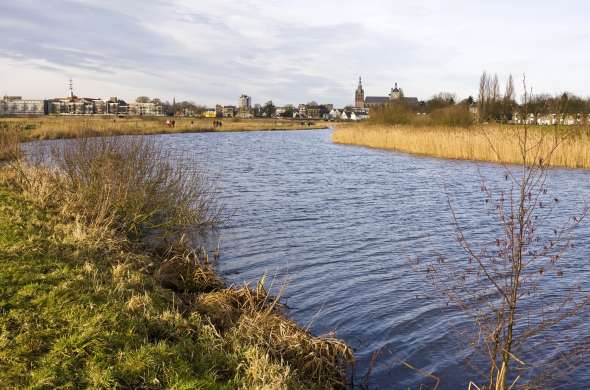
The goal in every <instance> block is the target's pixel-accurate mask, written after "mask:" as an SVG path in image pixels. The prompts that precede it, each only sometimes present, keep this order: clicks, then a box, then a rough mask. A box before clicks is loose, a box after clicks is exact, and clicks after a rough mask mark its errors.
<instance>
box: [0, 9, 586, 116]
mask: <svg viewBox="0 0 590 390" xmlns="http://www.w3.org/2000/svg"><path fill="white" fill-rule="evenodd" d="M589 16H590V2H588V1H586V0H561V1H560V2H555V1H546V0H536V1H530V0H522V1H507V0H495V1H493V2H492V1H483V0H482V1H479V0H447V1H434V0H414V1H403V2H402V1H395V0H388V1H381V0H364V1H358V0H356V1H348V0H337V1H331V0H321V1H320V0H313V1H312V0H302V1H297V0H291V1H282V0H266V1H254V0H239V1H233V0H192V1H190V0H170V1H161V0H125V1H121V0H98V1H96V0H18V1H9V0H0V37H1V38H0V95H4V94H8V95H22V96H23V97H27V98H50V97H58V96H65V95H67V94H68V80H69V79H70V78H72V79H73V81H74V90H75V93H76V94H77V95H78V96H84V97H110V96H118V97H120V98H124V99H127V100H132V99H134V98H135V97H137V96H144V95H145V96H150V97H159V98H161V99H163V100H170V101H171V100H172V99H173V98H176V100H177V101H179V100H188V101H193V102H195V103H197V104H203V105H209V106H211V105H214V104H216V103H219V104H237V100H238V98H239V96H240V95H241V94H243V93H244V94H248V95H250V96H252V100H253V102H255V103H261V104H263V103H265V102H266V101H268V100H272V101H273V102H274V103H275V104H276V105H284V104H287V103H292V104H298V103H306V102H309V101H312V100H313V101H316V102H318V103H333V104H335V105H337V106H344V105H348V104H352V103H353V102H354V90H355V89H356V85H357V83H358V77H359V76H362V78H363V85H364V89H365V94H366V95H371V96H385V95H387V93H388V91H389V90H390V88H391V87H393V85H394V83H395V82H397V83H398V84H399V85H400V87H401V88H403V90H404V92H405V95H406V96H416V97H418V98H419V99H421V100H422V99H427V98H429V97H430V96H432V95H433V94H435V93H438V92H441V91H447V92H453V93H456V94H457V95H458V97H459V98H464V97H467V96H468V95H474V96H476V95H477V88H478V80H479V77H480V75H481V73H482V71H484V70H486V71H488V72H491V73H497V74H498V75H499V77H500V80H505V79H506V78H507V76H508V74H510V73H512V74H513V75H514V77H515V79H516V80H517V84H518V86H517V90H521V91H522V87H521V84H522V83H521V80H522V78H523V75H526V79H527V85H528V87H529V88H532V89H533V91H534V92H547V93H558V92H563V91H569V92H572V93H576V94H579V95H582V96H588V95H590V72H589V71H588V69H590V51H589V49H588V48H589V46H588V43H589V42H590V23H589V19H588V18H589Z"/></svg>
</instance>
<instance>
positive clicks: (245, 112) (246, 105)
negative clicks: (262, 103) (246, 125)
mask: <svg viewBox="0 0 590 390" xmlns="http://www.w3.org/2000/svg"><path fill="white" fill-rule="evenodd" d="M238 115H239V116H240V117H241V118H252V116H253V115H252V98H251V97H250V96H248V95H242V96H240V99H239V100H238Z"/></svg>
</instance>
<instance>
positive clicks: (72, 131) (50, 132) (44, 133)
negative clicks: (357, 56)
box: [0, 116, 327, 140]
mask: <svg viewBox="0 0 590 390" xmlns="http://www.w3.org/2000/svg"><path fill="white" fill-rule="evenodd" d="M172 119H174V120H175V122H176V124H175V126H174V127H169V126H167V125H166V120H172ZM214 120H215V119H200V118H168V117H157V118H156V117H154V118H148V117H146V118H142V117H129V118H112V117H83V116H73V117H56V116H43V117H37V118H0V131H1V130H2V129H3V128H4V127H5V128H7V129H10V128H16V129H20V130H22V132H21V137H22V138H23V140H38V139H57V138H75V137H78V136H81V135H82V136H87V135H97V136H100V135H124V134H125V135H131V134H165V133H190V132H207V131H256V130H299V129H317V128H325V127H327V126H326V125H325V124H324V123H323V122H315V123H313V124H311V125H310V124H308V121H305V122H304V124H302V122H301V121H294V120H281V119H238V118H233V119H220V121H221V122H222V126H220V127H214V126H213V122H214Z"/></svg>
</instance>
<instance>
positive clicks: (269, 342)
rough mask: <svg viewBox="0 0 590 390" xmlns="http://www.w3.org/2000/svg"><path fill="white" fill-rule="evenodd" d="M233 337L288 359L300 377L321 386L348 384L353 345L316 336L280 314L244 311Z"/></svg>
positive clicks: (239, 342)
mask: <svg viewBox="0 0 590 390" xmlns="http://www.w3.org/2000/svg"><path fill="white" fill-rule="evenodd" d="M231 338H232V339H233V340H234V342H235V343H237V344H239V345H252V346H257V347H258V348H261V349H262V350H265V351H268V353H269V355H270V356H271V357H273V358H274V359H279V360H284V361H288V362H289V367H290V368H291V370H293V371H295V372H297V374H298V375H299V376H300V377H301V378H306V379H307V380H308V381H309V382H310V383H314V384H321V385H322V386H323V387H322V388H325V389H334V388H346V386H347V378H346V369H347V367H349V366H350V364H351V363H352V362H353V360H354V357H353V353H352V351H351V349H350V347H348V346H347V345H346V344H344V343H343V342H341V341H339V340H336V339H333V338H321V337H320V338H318V337H313V336H312V335H311V334H309V332H307V331H305V330H303V329H301V328H300V327H299V326H297V325H296V324H295V323H294V322H292V321H290V320H287V319H285V318H284V317H283V316H281V315H279V314H278V313H275V312H270V311H262V312H253V313H245V314H243V315H242V316H241V317H240V320H239V322H238V324H237V326H236V327H235V328H234V329H233V330H232V335H231Z"/></svg>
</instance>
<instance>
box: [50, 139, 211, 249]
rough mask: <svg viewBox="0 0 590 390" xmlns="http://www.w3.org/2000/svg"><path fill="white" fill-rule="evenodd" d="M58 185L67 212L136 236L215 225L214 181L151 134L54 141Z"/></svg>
mask: <svg viewBox="0 0 590 390" xmlns="http://www.w3.org/2000/svg"><path fill="white" fill-rule="evenodd" d="M51 160H52V163H53V164H54V166H55V168H56V169H57V172H58V174H57V175H56V176H55V181H56V183H55V185H56V186H60V187H61V188H62V191H63V194H64V205H63V207H64V208H66V209H67V211H68V212H70V213H71V214H75V215H82V216H83V217H84V218H86V220H87V222H89V223H98V224H104V225H109V226H110V227H111V228H112V229H114V230H115V231H118V232H120V233H124V234H125V235H126V236H127V238H129V239H131V240H141V239H144V238H146V237H148V236H150V237H151V236H154V235H156V236H160V237H167V236H169V235H172V234H177V233H179V232H182V231H185V230H186V229H198V228H202V227H205V226H214V225H216V224H217V223H219V222H220V216H221V208H220V206H219V204H218V203H217V202H216V199H215V191H214V187H213V185H212V183H211V182H210V180H209V179H208V177H207V176H206V175H205V173H204V172H202V171H201V170H199V169H198V167H196V166H188V165H187V164H184V161H182V160H181V159H179V158H175V157H174V156H173V155H172V154H171V152H169V151H166V150H165V149H164V148H163V147H162V146H161V145H158V144H157V143H156V142H155V140H153V139H150V138H146V137H111V138H81V139H76V140H72V141H68V142H65V143H61V144H59V145H58V146H56V147H54V148H53V149H52V152H51Z"/></svg>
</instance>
